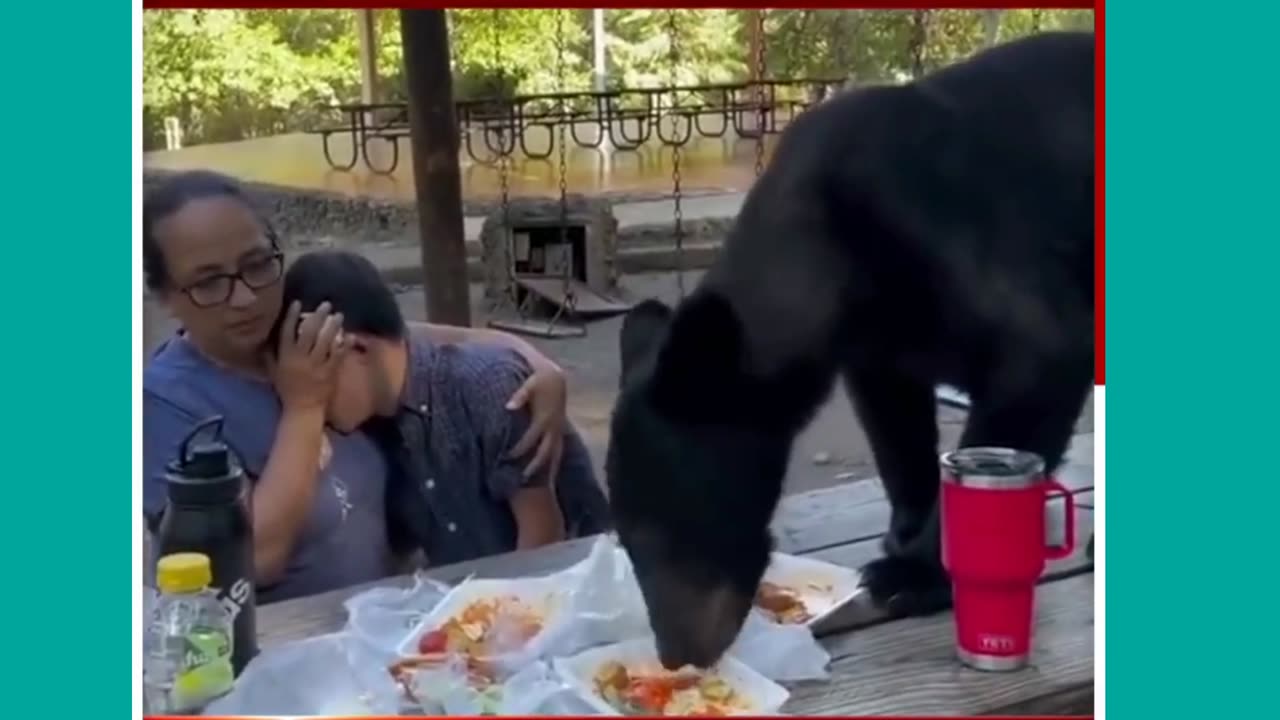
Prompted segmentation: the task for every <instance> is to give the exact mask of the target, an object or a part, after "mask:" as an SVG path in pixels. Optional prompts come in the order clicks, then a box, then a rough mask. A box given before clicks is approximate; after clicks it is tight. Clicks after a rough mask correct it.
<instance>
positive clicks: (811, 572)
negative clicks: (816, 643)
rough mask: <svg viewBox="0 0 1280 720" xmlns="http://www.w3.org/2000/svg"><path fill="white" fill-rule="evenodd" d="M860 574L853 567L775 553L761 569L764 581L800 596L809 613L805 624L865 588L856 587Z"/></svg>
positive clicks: (826, 614)
mask: <svg viewBox="0 0 1280 720" xmlns="http://www.w3.org/2000/svg"><path fill="white" fill-rule="evenodd" d="M861 577H862V576H861V575H860V574H859V573H858V571H857V570H854V569H852V568H847V567H844V566H842V565H835V564H833V563H829V562H823V561H822V560H815V559H813V558H807V557H801V556H797V555H787V554H785V553H777V552H776V553H773V558H772V560H771V561H770V562H769V567H768V569H767V570H765V571H764V580H765V581H767V582H771V583H773V584H774V585H779V586H781V587H784V588H787V589H788V590H791V591H792V592H794V593H796V594H797V595H798V596H799V597H800V599H801V600H802V601H803V602H804V604H805V608H806V609H808V611H809V614H810V615H812V617H811V618H810V619H809V621H808V622H807V623H805V625H808V626H810V627H812V626H813V625H816V624H817V623H818V622H820V621H821V620H824V619H826V618H827V617H828V616H830V615H831V613H833V612H835V611H836V610H838V609H840V608H841V607H842V606H844V605H845V604H846V603H848V602H849V601H850V600H853V599H854V598H855V597H857V596H858V595H860V594H861V593H862V592H863V591H864V590H865V588H862V587H859V586H858V582H859V581H860V580H861ZM766 617H770V618H771V616H769V615H768V614H766ZM771 619H772V618H771Z"/></svg>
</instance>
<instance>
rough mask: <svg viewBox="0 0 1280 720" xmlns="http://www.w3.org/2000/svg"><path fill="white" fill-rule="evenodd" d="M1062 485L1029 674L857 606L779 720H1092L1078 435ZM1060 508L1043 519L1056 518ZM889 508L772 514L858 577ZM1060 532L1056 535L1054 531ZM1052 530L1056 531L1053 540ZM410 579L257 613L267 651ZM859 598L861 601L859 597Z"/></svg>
mask: <svg viewBox="0 0 1280 720" xmlns="http://www.w3.org/2000/svg"><path fill="white" fill-rule="evenodd" d="M1058 480H1059V481H1060V482H1061V483H1062V484H1063V485H1065V486H1066V487H1067V488H1069V489H1070V490H1071V491H1072V493H1073V496H1072V499H1073V503H1072V506H1073V510H1074V512H1075V514H1076V528H1077V540H1078V541H1077V544H1076V545H1077V547H1076V552H1075V553H1074V554H1072V555H1071V556H1070V557H1067V558H1064V559H1061V560H1055V561H1051V562H1050V563H1049V564H1048V567H1047V568H1046V569H1045V573H1044V575H1043V577H1042V578H1041V585H1040V587H1039V590H1038V592H1037V593H1036V628H1035V636H1034V646H1033V657H1032V662H1031V665H1030V667H1029V668H1027V669H1025V670H1022V671H1019V672H1013V673H984V672H978V671H976V670H971V669H969V668H966V667H964V666H962V665H961V664H960V663H959V661H958V660H956V657H955V650H954V644H953V634H952V633H953V626H952V619H951V614H950V613H943V614H939V615H936V616H933V617H927V618H908V619H898V620H888V619H886V618H885V617H884V616H883V614H882V613H880V612H879V611H878V610H877V609H875V608H874V607H872V606H870V605H869V604H868V603H866V602H862V601H855V602H854V603H851V604H850V605H849V606H847V607H845V608H844V609H843V610H841V611H840V612H838V613H836V614H835V615H833V616H831V617H830V618H828V619H827V620H826V621H824V623H823V624H822V625H821V626H820V627H818V628H815V634H816V635H817V636H818V638H819V640H820V642H821V643H822V645H823V646H824V647H826V649H827V651H828V652H829V653H830V654H831V665H830V671H831V678H830V680H826V681H814V682H802V683H790V684H789V688H790V690H791V698H790V700H788V701H787V704H786V705H785V706H783V708H782V712H785V713H788V714H794V715H987V714H997V715H998V714H1027V715H1056V714H1071V715H1091V714H1093V597H1094V594H1093V561H1092V560H1091V559H1090V558H1088V557H1087V556H1086V553H1085V547H1086V546H1087V545H1088V540H1089V538H1090V537H1091V535H1092V532H1093V509H1092V505H1093V494H1092V490H1093V436H1092V434H1087V435H1078V436H1076V438H1075V441H1074V442H1073V444H1072V447H1071V450H1070V452H1069V453H1068V462H1067V464H1066V465H1065V466H1064V467H1063V468H1062V469H1060V470H1059V473H1058ZM1061 508H1062V504H1061V502H1051V503H1050V510H1049V512H1050V513H1052V514H1053V517H1056V518H1060V517H1061V514H1060V513H1061ZM888 521H889V506H888V502H887V501H886V500H885V495H884V489H883V487H882V486H881V484H880V482H879V481H878V480H864V481H860V482H853V483H847V484H843V485H839V486H836V487H832V488H827V489H822V490H815V491H812V492H807V493H802V494H798V495H793V496H790V497H787V498H785V499H784V500H783V501H782V503H781V505H780V507H779V509H778V512H777V514H776V516H775V520H774V528H775V534H776V537H777V540H778V549H779V550H781V551H783V552H787V553H792V554H796V555H806V556H810V557H814V558H818V559H822V560H826V561H828V562H833V563H836V564H839V565H845V566H848V567H852V568H857V567H859V566H861V565H862V564H864V563H866V562H867V561H869V560H873V559H875V558H876V557H878V556H879V554H880V536H881V535H883V533H884V531H885V528H886V527H887V525H888ZM1056 531H1058V532H1060V531H1061V527H1060V526H1058V527H1057V528H1056ZM1051 532H1052V531H1051ZM594 541H595V539H594V538H582V539H578V540H573V541H569V542H564V543H559V544H556V545H552V546H549V547H545V548H539V549H538V550H533V551H525V552H519V553H508V554H505V555H496V556H493V557H487V558H482V559H480V560H475V561H471V562H466V563H459V564H456V565H450V566H446V567H440V568H434V569H431V570H430V571H428V572H426V573H425V574H426V575H427V576H429V577H432V578H435V579H437V580H440V581H443V582H447V583H455V582H458V581H460V580H462V579H463V578H465V577H467V576H469V575H473V574H474V575H476V576H478V577H497V578H506V577H526V576H532V575H542V574H547V573H551V572H555V571H558V570H562V569H564V568H566V567H568V566H570V565H572V564H574V563H576V562H578V561H580V560H582V559H584V558H585V557H586V556H587V553H588V552H589V551H590V548H591V545H592V543H593V542H594ZM411 583H412V576H404V577H400V578H391V579H387V580H383V581H380V582H376V583H370V584H367V585H360V586H355V587H350V588H344V589H342V590H336V591H333V592H329V593H324V594H321V595H314V596H311V597H306V598H299V599H296V600H290V601H286V602H281V603H276V604H272V605H266V606H263V607H262V608H260V609H259V610H258V631H259V634H260V639H261V643H262V644H263V645H264V646H268V645H272V644H276V643H281V642H286V641H291V640H300V639H303V638H307V637H312V636H315V635H320V634H324V633H329V632H333V631H336V630H338V629H340V628H341V627H342V626H343V625H344V624H345V622H346V613H345V611H344V609H343V605H342V604H343V602H344V601H346V600H347V599H348V598H350V597H351V596H353V595H355V594H357V593H360V592H363V591H365V590H367V589H369V588H370V587H375V586H402V587H408V586H409V585H410V584H411ZM864 597H865V596H864Z"/></svg>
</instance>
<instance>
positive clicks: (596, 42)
mask: <svg viewBox="0 0 1280 720" xmlns="http://www.w3.org/2000/svg"><path fill="white" fill-rule="evenodd" d="M591 51H592V53H591V55H592V62H591V67H592V75H593V76H594V79H595V89H596V92H604V90H605V86H606V85H608V84H609V78H608V71H607V70H606V69H605V59H604V9H603V8H596V9H594V10H592V11H591Z"/></svg>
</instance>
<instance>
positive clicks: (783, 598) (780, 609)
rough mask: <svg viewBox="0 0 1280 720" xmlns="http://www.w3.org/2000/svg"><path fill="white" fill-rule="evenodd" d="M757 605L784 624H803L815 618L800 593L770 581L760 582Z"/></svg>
mask: <svg viewBox="0 0 1280 720" xmlns="http://www.w3.org/2000/svg"><path fill="white" fill-rule="evenodd" d="M755 605H756V607H758V608H760V609H761V610H763V611H764V612H765V614H766V615H768V616H769V617H770V618H772V619H773V620H774V621H775V622H779V623H782V624H784V625H801V624H804V623H806V622H809V620H811V619H812V618H813V614H812V613H810V612H809V608H808V607H806V606H805V604H804V600H801V599H800V594H799V593H797V592H796V591H794V590H792V589H790V588H786V587H783V586H781V585H776V584H774V583H771V582H768V581H765V582H762V583H760V589H759V590H757V591H756V599H755Z"/></svg>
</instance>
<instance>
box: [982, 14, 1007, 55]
mask: <svg viewBox="0 0 1280 720" xmlns="http://www.w3.org/2000/svg"><path fill="white" fill-rule="evenodd" d="M1001 15H1004V11H1003V10H983V11H982V46H983V47H991V46H992V45H995V44H996V42H998V41H999V40H1000V16H1001Z"/></svg>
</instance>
